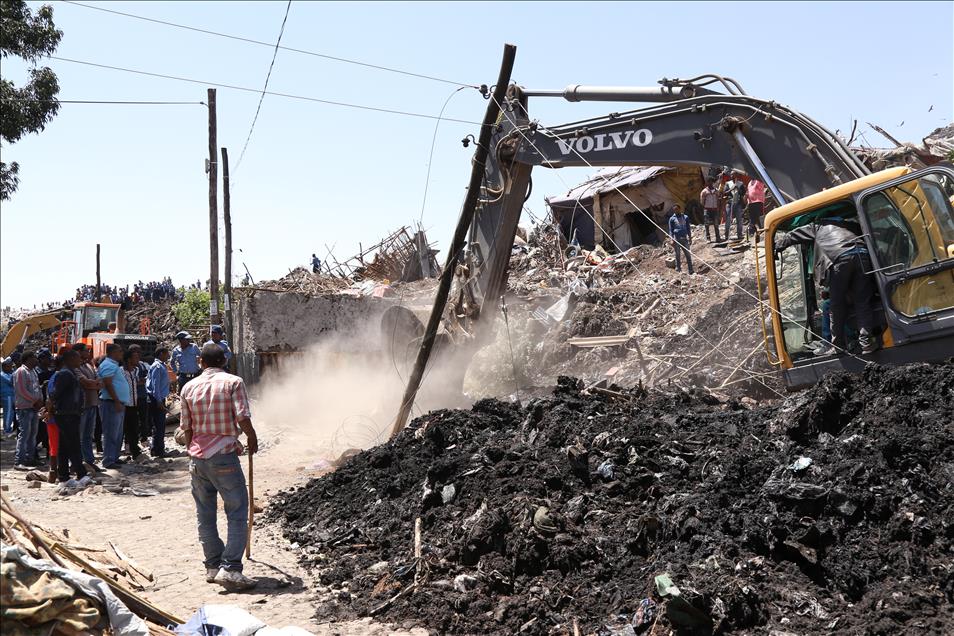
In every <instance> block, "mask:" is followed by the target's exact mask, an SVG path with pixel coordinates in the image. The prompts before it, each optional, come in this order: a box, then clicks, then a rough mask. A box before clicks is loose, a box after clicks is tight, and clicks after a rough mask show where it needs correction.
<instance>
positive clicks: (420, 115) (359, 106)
mask: <svg viewBox="0 0 954 636" xmlns="http://www.w3.org/2000/svg"><path fill="white" fill-rule="evenodd" d="M50 59H51V60H57V61H59V62H70V63H72V64H82V65H84V66H93V67H95V68H104V69H108V70H111V71H123V72H124V73H134V74H136V75H145V76H147V77H159V78H162V79H170V80H176V81H179V82H189V83H190V84H201V85H202V86H215V87H217V88H228V89H232V90H236V91H245V92H246V93H261V92H262V90H261V89H259V88H249V87H248V86H236V85H234V84H223V83H221V82H209V81H205V80H197V79H191V78H188V77H178V76H176V75H165V74H162V73H152V72H150V71H140V70H137V69H132V68H124V67H122V66H111V65H109V64H99V63H97V62H87V61H84V60H74V59H70V58H68V57H58V56H56V55H51V56H50ZM264 93H265V94H266V95H274V96H275V97H287V98H288V99H298V100H302V101H306V102H316V103H318V104H328V105H330V106H344V107H346V108H357V109H360V110H370V111H374V112H378V113H390V114H392V115H405V116H407V117H418V118H421V119H441V120H443V121H451V122H456V123H459V124H471V125H473V126H481V125H482V124H481V123H480V122H476V121H469V120H467V119H452V118H450V117H438V116H437V115H425V114H423V113H413V112H410V111H404V110H394V109H391V108H379V107H377V106H365V105H362V104H351V103H348V102H338V101H333V100H330V99H320V98H318V97H307V96H305V95H292V94H290V93H277V92H274V91H264Z"/></svg>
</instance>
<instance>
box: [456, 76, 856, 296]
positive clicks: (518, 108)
mask: <svg viewBox="0 0 954 636" xmlns="http://www.w3.org/2000/svg"><path fill="white" fill-rule="evenodd" d="M730 82H731V80H730ZM723 85H726V86H729V85H728V84H726V83H725V82H723ZM732 85H735V86H737V84H735V83H734V82H733V83H732ZM731 92H732V94H721V93H715V92H713V91H711V90H708V89H703V88H701V87H692V86H689V85H682V86H681V89H680V90H667V89H666V87H665V86H664V87H663V88H658V87H654V88H640V87H623V88H617V87H581V86H573V87H569V88H567V89H566V90H565V91H563V92H562V93H560V92H558V91H525V90H524V89H522V88H520V87H518V86H511V87H510V90H509V92H508V98H507V100H506V102H505V103H504V104H502V105H501V106H502V108H503V116H502V118H501V119H500V121H499V122H498V127H497V130H496V132H495V134H494V136H493V140H492V143H491V147H490V151H491V152H490V158H489V161H488V165H487V171H486V178H485V181H484V184H485V185H484V189H483V191H482V193H481V195H482V196H481V200H480V203H479V205H478V209H477V212H476V215H475V218H474V223H473V225H472V226H471V231H470V244H469V247H470V252H469V259H470V261H469V262H468V263H467V265H468V268H467V271H468V272H470V278H469V280H468V281H467V285H468V287H469V292H468V295H469V296H470V297H471V298H473V299H474V303H475V304H476V306H477V308H478V310H479V311H480V312H484V311H486V310H485V309H484V306H485V305H486V302H487V301H495V300H496V299H497V298H499V297H500V296H501V295H502V294H503V292H504V290H505V289H506V282H507V267H508V265H509V260H510V251H511V248H512V245H513V240H514V235H515V233H516V229H517V223H518V221H519V219H520V214H521V212H522V209H523V204H524V202H525V200H526V197H527V191H528V188H529V187H530V172H531V170H532V168H533V167H534V166H544V167H549V168H562V167H568V166H589V167H595V166H625V165H699V166H707V165H717V166H727V167H731V168H735V169H737V170H741V171H744V172H746V173H748V174H750V175H752V176H758V177H759V178H760V179H761V180H763V181H764V182H765V183H766V184H767V185H768V188H769V191H770V192H771V193H772V196H773V197H774V198H775V199H776V200H777V202H778V204H779V205H782V204H785V203H788V202H789V201H793V200H795V199H800V198H802V197H805V196H808V195H810V194H814V193H816V192H820V191H821V190H824V189H826V188H830V187H832V186H835V185H838V184H840V183H844V182H848V181H851V180H854V179H857V178H859V177H863V176H865V175H867V174H869V170H868V169H867V167H866V166H865V165H864V164H863V163H862V162H861V161H860V160H859V159H858V158H857V157H856V156H855V155H854V154H853V153H852V152H851V150H850V149H849V148H848V147H847V145H846V144H845V143H844V142H843V141H842V140H841V139H839V138H838V137H837V136H836V135H834V134H833V133H831V132H829V131H828V130H826V129H825V128H824V127H822V126H821V125H819V124H817V123H816V122H814V121H813V120H811V119H810V118H808V117H807V116H805V115H802V114H800V113H798V112H796V111H793V110H791V109H789V108H786V107H784V106H782V105H780V104H777V103H776V102H773V101H768V100H763V99H757V98H754V97H750V96H748V95H745V94H739V93H740V91H737V90H735V89H732V91H731ZM528 96H562V97H564V98H565V99H567V100H568V101H610V100H615V101H642V102H646V101H652V102H663V103H661V104H657V105H653V106H649V107H646V108H641V109H637V110H631V111H628V112H621V113H612V114H610V115H607V116H605V117H600V118H595V119H588V120H584V121H578V122H574V123H571V124H566V125H561V126H555V127H543V126H541V125H539V124H538V123H537V122H533V121H531V120H530V117H529V114H528V108H527V104H528ZM491 304H492V305H493V304H495V303H493V302H492V303H491Z"/></svg>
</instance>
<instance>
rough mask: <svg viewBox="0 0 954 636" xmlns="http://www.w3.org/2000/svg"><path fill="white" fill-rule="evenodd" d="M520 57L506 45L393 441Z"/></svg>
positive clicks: (437, 319)
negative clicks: (495, 125)
mask: <svg viewBox="0 0 954 636" xmlns="http://www.w3.org/2000/svg"><path fill="white" fill-rule="evenodd" d="M516 55H517V47H516V46H514V45H513V44H505V45H504V52H503V60H502V61H501V63H500V74H499V75H498V76H497V84H496V86H495V87H494V94H493V99H491V100H490V101H488V102H487V112H486V113H484V121H483V124H482V125H481V127H480V135H479V141H478V142H477V149H476V150H475V151H474V161H473V166H472V168H471V172H470V185H469V186H468V187H467V196H466V197H465V198H464V205H463V206H462V207H461V211H460V218H459V219H458V220H457V229H456V230H454V238H453V240H452V241H451V244H450V247H448V248H447V260H446V261H445V262H444V270H443V271H442V272H441V277H440V283H439V284H438V287H437V296H436V297H435V298H434V306H433V307H432V308H431V316H430V318H429V319H428V321H427V327H426V328H425V330H424V339H423V340H422V341H421V348H420V349H419V350H418V352H417V359H416V360H415V361H414V369H413V370H412V371H411V377H410V378H409V379H408V381H407V387H406V388H405V389H404V398H403V399H402V400H401V408H400V410H399V411H398V415H397V418H396V419H395V420H394V426H393V427H392V428H391V438H392V439H393V438H394V437H395V436H396V435H397V434H398V433H400V432H401V429H403V428H404V426H405V425H406V424H407V420H408V416H410V414H411V407H412V406H414V400H415V398H416V397H417V391H418V389H419V388H420V387H421V380H422V379H423V378H424V368H425V367H426V366H427V361H428V359H429V358H430V356H431V349H432V348H433V347H434V340H435V338H436V337H437V329H438V327H440V324H441V316H442V315H443V314H444V306H445V305H446V304H447V296H448V294H450V288H451V283H452V282H453V280H454V271H455V270H456V269H457V267H456V265H457V259H458V258H460V252H461V250H463V248H464V241H465V239H466V238H467V231H468V229H470V224H471V221H473V219H474V212H475V211H476V210H477V199H478V198H479V196H480V185H481V183H482V182H483V179H484V171H485V169H486V165H487V148H488V147H489V146H490V137H491V135H492V133H493V129H494V124H495V123H496V122H497V117H499V116H500V105H501V104H502V103H503V101H504V98H505V97H506V95H507V88H508V87H509V86H510V74H511V73H512V72H513V61H514V58H515V57H516Z"/></svg>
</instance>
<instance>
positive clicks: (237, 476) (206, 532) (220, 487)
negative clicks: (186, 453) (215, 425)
mask: <svg viewBox="0 0 954 636" xmlns="http://www.w3.org/2000/svg"><path fill="white" fill-rule="evenodd" d="M189 472H190V473H192V498H193V499H195V511H196V516H197V517H198V525H199V542H200V543H201V544H202V552H203V553H204V554H205V567H206V569H209V570H213V569H217V568H223V569H225V570H234V571H237V572H241V571H242V553H243V552H245V541H246V539H247V533H248V491H247V490H246V489H245V474H244V473H243V472H242V465H241V464H240V463H239V458H238V455H237V454H236V453H234V452H233V453H219V454H218V455H213V456H212V457H210V458H208V459H200V458H198V457H193V458H192V462H191V464H190V466H189ZM216 495H221V497H222V503H223V504H224V508H225V518H226V519H227V520H228V534H227V536H226V542H225V544H224V545H223V543H222V539H220V538H219V531H218V528H217V527H216V507H217V499H216Z"/></svg>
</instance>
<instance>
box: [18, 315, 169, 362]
mask: <svg viewBox="0 0 954 636" xmlns="http://www.w3.org/2000/svg"><path fill="white" fill-rule="evenodd" d="M64 311H66V310H59V311H53V312H46V313H42V314H34V315H32V316H27V317H26V318H24V319H23V320H21V321H20V322H18V323H16V324H14V325H13V326H12V327H10V330H9V331H8V332H7V335H6V336H5V337H4V339H3V344H2V345H0V354H2V357H4V358H5V357H7V356H8V355H10V354H11V353H13V352H14V351H15V350H16V349H17V347H19V346H20V345H22V344H23V343H25V342H26V340H27V338H29V337H30V336H32V335H33V334H36V333H39V332H41V331H46V330H49V329H54V328H57V329H56V331H55V332H54V333H53V335H52V337H51V339H50V351H51V352H52V353H56V352H57V351H59V350H60V349H62V348H63V347H64V346H66V345H73V344H76V343H78V342H82V343H84V344H86V345H87V346H89V347H90V349H91V350H92V352H93V357H94V358H98V357H100V356H103V355H106V345H108V344H110V343H113V342H115V343H117V344H119V345H120V346H122V348H123V349H126V348H127V347H129V346H130V345H133V344H137V345H139V346H140V347H141V348H142V352H143V359H144V360H146V361H150V362H151V361H152V359H153V357H154V356H155V352H156V337H155V336H153V335H151V334H150V324H149V320H148V319H146V320H143V321H142V322H141V323H140V325H139V331H140V333H138V334H130V333H123V329H124V327H125V320H124V316H123V312H122V306H121V305H117V304H112V303H96V302H80V303H76V304H75V305H73V308H72V312H73V316H72V319H71V320H61V319H60V315H62V313H63V312H64Z"/></svg>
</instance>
